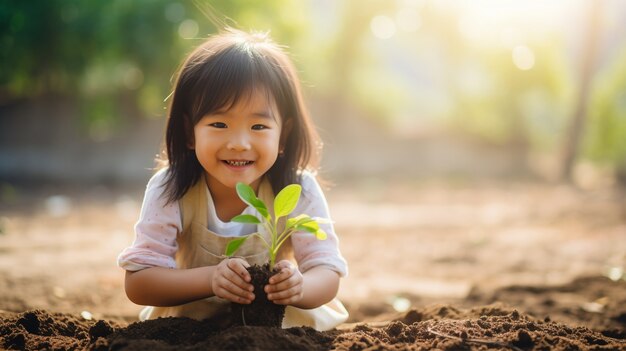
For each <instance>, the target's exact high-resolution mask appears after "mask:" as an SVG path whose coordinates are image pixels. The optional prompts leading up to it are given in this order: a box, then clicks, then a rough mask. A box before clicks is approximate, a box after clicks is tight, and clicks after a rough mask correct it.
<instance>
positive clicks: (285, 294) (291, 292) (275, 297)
mask: <svg viewBox="0 0 626 351" xmlns="http://www.w3.org/2000/svg"><path fill="white" fill-rule="evenodd" d="M299 294H300V289H298V288H296V287H291V288H289V289H287V290H282V291H279V292H275V293H271V294H269V295H267V299H268V300H270V301H274V302H275V301H280V300H286V299H290V298H292V297H293V296H297V295H299Z"/></svg>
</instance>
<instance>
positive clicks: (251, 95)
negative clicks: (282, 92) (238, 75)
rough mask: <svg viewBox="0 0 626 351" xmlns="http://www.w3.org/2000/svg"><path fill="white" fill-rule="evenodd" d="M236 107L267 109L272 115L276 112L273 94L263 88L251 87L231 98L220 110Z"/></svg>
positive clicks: (234, 108)
mask: <svg viewBox="0 0 626 351" xmlns="http://www.w3.org/2000/svg"><path fill="white" fill-rule="evenodd" d="M236 109H254V110H267V112H270V113H271V114H272V115H277V114H278V108H277V106H276V101H275V99H274V96H273V95H272V94H271V93H270V92H269V91H268V90H267V89H265V88H251V89H249V90H247V91H245V92H243V93H241V94H239V96H233V97H232V98H231V100H230V101H229V102H228V103H226V104H225V105H224V106H222V107H221V108H220V110H221V111H230V110H236Z"/></svg>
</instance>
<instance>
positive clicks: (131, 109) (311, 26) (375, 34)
mask: <svg viewBox="0 0 626 351" xmlns="http://www.w3.org/2000/svg"><path fill="white" fill-rule="evenodd" d="M224 25H230V26H234V27H237V28H240V29H243V30H257V31H263V32H266V31H269V32H270V34H271V36H272V38H273V39H274V40H275V41H276V42H278V43H280V44H282V45H285V47H286V50H287V51H288V52H289V53H290V55H291V57H292V59H293V60H294V62H295V64H296V66H297V68H298V70H299V73H300V77H301V80H302V82H303V85H304V90H305V96H306V101H307V103H308V106H309V109H310V110H311V113H312V117H313V119H314V121H315V124H316V126H317V127H318V129H319V132H320V134H321V136H322V139H323V141H324V143H325V145H324V153H323V159H322V167H321V169H320V174H321V175H322V176H323V177H324V178H325V179H327V180H328V181H329V184H330V185H331V186H330V187H329V190H328V193H327V195H328V197H329V202H330V205H331V211H332V212H333V214H334V220H335V221H336V223H337V229H338V232H341V233H342V236H341V238H342V250H343V251H344V253H345V255H346V257H347V258H348V260H349V262H350V263H351V269H352V271H351V275H350V278H349V279H351V280H347V282H346V284H345V286H344V289H345V290H343V292H342V294H343V295H342V296H344V297H346V299H347V300H352V301H355V300H357V299H358V298H363V299H371V298H372V296H378V297H377V298H378V299H379V300H380V301H383V302H384V303H390V302H389V301H392V302H393V301H396V300H394V299H395V297H397V296H399V295H398V294H399V293H404V294H405V295H406V296H408V297H411V299H409V300H410V302H415V301H418V300H419V298H423V297H424V296H439V297H441V296H444V297H446V296H449V297H450V296H451V297H455V298H463V297H466V296H467V295H468V294H469V291H470V290H471V289H472V288H473V287H475V286H477V285H478V286H480V285H482V286H489V283H493V282H497V283H498V284H496V285H506V284H511V283H520V282H521V283H527V284H535V283H541V284H544V283H562V282H564V281H567V279H571V278H574V277H576V276H578V275H580V274H582V273H593V274H599V275H605V276H609V277H611V279H616V280H619V279H621V278H622V277H623V276H624V274H623V271H624V268H625V265H626V239H625V238H626V206H624V196H623V194H624V193H623V186H624V185H625V184H626V35H625V33H626V3H625V2H623V1H620V0H597V1H591V0H589V1H583V0H549V1H538V0H537V1H534V0H533V1H530V0H529V1H512V0H472V1H469V0H468V1H453V0H423V1H420V0H395V1H383V0H380V1H374V0H365V1H360V0H342V1H335V0H315V1H314V0H307V1H278V0H269V1H251V0H235V1H200V0H199V1H165V0H135V1H126V0H112V1H68V0H49V1H12V0H1V1H0V48H1V50H0V273H2V274H1V275H0V277H1V278H2V279H0V290H1V291H2V294H3V299H2V300H3V301H4V302H2V303H1V304H0V309H5V310H16V311H19V310H23V309H27V308H31V307H43V308H50V309H58V310H68V311H73V310H76V309H80V310H82V309H85V310H87V309H89V310H90V311H95V312H98V311H100V312H101V313H105V311H106V313H112V314H115V313H122V314H123V313H127V312H128V311H129V309H132V308H134V307H129V306H131V304H130V303H129V302H127V301H126V300H125V297H124V296H123V287H122V276H121V274H122V273H121V272H120V270H119V269H117V268H116V267H115V256H116V254H117V253H118V252H119V251H120V250H121V249H122V248H123V247H124V246H126V245H128V244H130V242H131V241H132V236H133V233H132V225H133V223H134V221H135V220H136V218H137V215H138V212H139V208H140V205H141V199H142V192H143V189H144V186H145V183H146V181H147V180H148V179H149V178H150V176H151V175H152V174H153V170H152V168H153V167H154V166H155V163H154V158H155V156H156V155H157V154H158V153H159V151H160V147H161V142H162V137H163V132H164V125H165V121H166V115H167V103H168V101H167V97H168V96H169V94H170V93H171V89H172V82H173V76H174V74H175V72H176V70H177V68H178V66H179V65H180V63H181V61H182V60H183V59H184V57H185V56H186V54H187V53H189V52H190V51H191V50H192V49H193V48H194V47H195V46H197V45H198V44H199V43H201V42H202V40H203V39H204V38H206V36H207V35H210V34H211V33H215V32H216V31H217V30H218V29H219V27H221V26H224ZM52 267H54V268H52ZM407 277H410V279H407ZM485 284H487V285H485ZM389 296H391V297H394V296H395V297H394V298H391V297H389ZM399 301H404V302H403V303H406V301H405V300H399ZM585 302H588V301H585ZM133 313H134V311H133ZM130 314H131V313H130V312H128V315H130Z"/></svg>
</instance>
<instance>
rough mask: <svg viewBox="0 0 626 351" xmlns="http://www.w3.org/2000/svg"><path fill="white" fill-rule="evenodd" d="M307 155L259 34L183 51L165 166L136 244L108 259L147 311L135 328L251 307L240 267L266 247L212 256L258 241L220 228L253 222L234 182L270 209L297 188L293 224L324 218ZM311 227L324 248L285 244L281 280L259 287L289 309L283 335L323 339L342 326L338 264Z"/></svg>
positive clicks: (282, 79)
mask: <svg viewBox="0 0 626 351" xmlns="http://www.w3.org/2000/svg"><path fill="white" fill-rule="evenodd" d="M317 149H318V148H317V134H316V133H315V130H314V128H313V126H312V125H311V122H310V120H309V117H308V115H307V112H306V110H305V107H304V103H303V99H302V95H301V91H300V86H299V81H298V78H297V75H296V72H295V69H294V67H293V65H292V63H291V62H290V60H289V59H288V57H287V56H286V54H285V53H284V52H283V51H281V49H280V48H279V47H278V46H277V45H276V44H274V43H273V42H271V41H270V40H269V39H268V38H267V36H265V35H260V34H247V33H243V32H240V31H236V30H228V31H225V32H223V33H221V34H218V35H215V36H212V37H210V38H209V39H208V40H207V41H206V42H204V43H203V44H202V45H200V46H199V47H198V48H197V49H196V50H195V51H193V52H192V53H191V54H190V55H189V57H188V58H187V60H186V61H185V62H184V64H183V66H182V67H181V69H180V72H179V74H178V79H177V81H176V84H175V89H174V93H173V98H172V101H171V106H170V112H169V119H168V123H167V131H166V151H167V167H165V168H163V169H161V170H160V171H159V172H157V173H156V174H155V175H154V176H153V177H152V179H150V181H149V182H148V185H147V189H146V193H145V197H144V202H143V206H142V210H141V215H140V218H139V221H138V222H137V224H136V225H135V234H136V237H135V240H134V242H133V244H132V246H130V247H128V248H126V249H125V250H124V251H123V252H122V253H121V254H120V255H119V257H118V265H119V266H120V267H122V268H124V269H125V270H126V280H125V283H126V294H127V295H128V298H129V299H130V300H131V301H133V302H134V303H136V304H140V305H148V306H150V307H147V308H145V309H144V310H143V311H142V313H141V314H140V319H152V318H157V317H165V316H185V317H190V318H195V319H203V318H207V317H213V316H217V315H219V314H221V313H223V312H224V311H225V310H227V308H228V302H236V303H240V304H249V303H251V302H252V301H253V300H254V299H255V293H254V292H253V287H252V285H251V283H250V279H251V278H250V275H249V274H248V272H247V270H246V267H249V266H250V265H251V264H263V263H265V262H267V250H266V249H265V248H264V247H263V246H262V245H261V244H260V241H259V240H257V241H255V240H253V239H258V238H256V237H252V238H250V240H247V241H246V243H245V244H244V246H242V247H241V248H240V249H239V250H238V254H240V255H242V256H241V257H238V258H226V257H224V256H223V255H222V254H223V252H224V249H225V246H226V244H227V243H228V241H229V240H230V239H232V238H233V237H238V236H244V235H249V234H252V233H254V232H259V233H264V232H263V229H262V227H257V226H256V225H249V224H240V223H234V222H231V221H230V220H231V218H233V217H234V216H236V215H238V214H242V213H244V214H256V210H255V209H254V208H252V207H248V206H247V205H246V204H245V203H243V202H242V201H241V200H240V199H239V197H238V196H237V193H236V191H235V185H236V184H237V183H238V182H244V183H246V184H249V185H250V186H252V188H253V189H255V191H256V193H257V196H258V197H259V198H261V199H262V200H263V201H264V202H265V203H266V204H272V203H273V196H274V194H275V193H277V192H278V191H280V190H281V189H282V188H283V187H285V186H286V185H288V184H291V183H299V184H300V185H301V186H302V197H301V198H300V201H299V203H298V205H297V207H296V210H295V211H294V212H293V213H292V214H291V216H297V215H299V214H302V213H306V214H308V215H309V216H311V217H322V218H330V216H329V213H328V207H327V204H326V200H325V198H324V195H323V193H322V191H321V189H320V186H319V185H318V183H317V181H316V179H315V177H314V176H313V174H312V173H311V172H310V171H309V170H310V169H311V168H312V167H315V166H316V156H317V151H318V150H317ZM321 226H322V229H323V230H324V231H326V233H327V234H328V237H327V239H326V240H323V241H321V240H317V239H316V238H315V236H314V235H311V234H308V233H294V234H293V235H292V237H291V243H290V245H285V248H284V249H283V250H282V252H280V253H279V257H282V259H281V260H279V261H278V263H277V264H276V267H277V268H278V269H280V272H279V273H277V274H276V275H274V276H273V277H271V278H270V281H269V284H268V285H266V286H265V291H266V292H267V294H268V299H269V300H271V301H273V302H274V303H276V304H281V305H287V309H286V311H285V319H284V322H283V327H290V326H299V325H306V326H311V327H313V328H316V329H318V330H327V329H331V328H333V327H335V326H336V325H338V324H340V323H342V322H344V321H345V320H346V319H347V312H346V310H345V308H344V307H343V305H341V303H340V302H339V301H338V300H337V299H336V298H335V296H336V294H337V290H338V287H339V279H340V277H343V276H345V275H346V274H347V265H346V262H345V260H344V259H343V257H342V256H341V253H340V252H339V248H338V239H337V236H336V235H335V232H334V229H333V227H332V224H322V225H321ZM263 235H267V233H265V234H263ZM152 306H155V307H152Z"/></svg>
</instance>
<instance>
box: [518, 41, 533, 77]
mask: <svg viewBox="0 0 626 351" xmlns="http://www.w3.org/2000/svg"><path fill="white" fill-rule="evenodd" d="M513 63H514V64H515V67H517V68H519V69H521V70H522V71H527V70H529V69H531V68H533V67H534V66H535V54H534V53H533V51H532V50H531V49H530V48H529V47H528V46H525V45H518V46H516V47H515V48H514V49H513Z"/></svg>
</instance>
